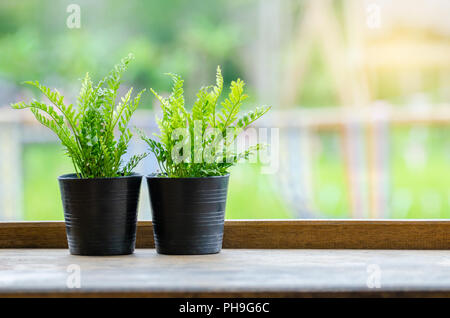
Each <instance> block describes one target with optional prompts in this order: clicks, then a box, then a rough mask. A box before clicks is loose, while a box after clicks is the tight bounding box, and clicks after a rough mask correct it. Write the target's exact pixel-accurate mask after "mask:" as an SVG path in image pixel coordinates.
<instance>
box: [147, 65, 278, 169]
mask: <svg viewBox="0 0 450 318" xmlns="http://www.w3.org/2000/svg"><path fill="white" fill-rule="evenodd" d="M168 75H169V76H170V77H171V78H172V81H173V87H172V92H171V94H170V96H169V97H168V98H164V97H162V96H160V95H159V94H158V93H157V92H155V91H154V90H153V89H151V91H152V93H153V94H154V95H155V96H156V98H157V99H158V100H159V102H160V103H161V108H162V118H157V119H156V121H157V124H158V127H159V129H160V133H159V134H155V136H156V137H157V139H159V140H155V139H152V138H148V137H147V136H145V135H144V133H143V132H142V131H140V135H141V138H142V139H143V140H144V141H145V142H146V143H147V144H148V146H149V149H150V151H151V152H152V153H153V154H154V155H155V157H156V159H157V162H158V165H159V168H160V175H161V176H167V177H170V178H182V177H207V176H221V175H226V174H228V171H229V168H230V167H232V166H233V165H234V164H236V163H237V162H238V161H239V160H241V159H247V158H248V157H249V156H250V155H251V154H252V153H254V152H256V151H258V150H259V149H260V148H261V146H260V145H259V144H258V145H255V146H252V147H249V148H248V149H247V150H245V151H244V152H242V153H237V152H236V151H235V150H234V148H235V147H233V143H234V142H235V140H236V138H237V137H238V136H239V134H240V133H241V132H243V131H244V130H245V129H246V128H247V127H248V126H250V125H251V124H252V123H253V122H255V121H256V120H257V119H259V118H260V117H261V116H263V115H264V114H265V113H267V112H268V111H269V109H270V107H261V108H259V107H257V108H256V109H255V110H253V111H250V112H248V113H247V114H244V115H242V116H239V112H240V109H241V106H242V103H243V101H244V100H245V99H246V98H247V97H248V96H247V95H246V94H244V85H245V83H244V82H243V81H242V80H240V79H237V80H236V81H233V82H231V87H230V93H229V95H228V97H227V98H226V99H225V100H224V101H222V102H221V103H220V106H221V107H220V109H218V104H219V98H220V96H221V94H222V91H223V77H222V72H221V69H220V67H217V73H216V84H215V85H214V86H209V87H202V88H201V89H200V90H199V92H198V93H197V99H196V101H195V103H194V105H193V106H192V109H191V111H188V110H186V107H185V100H184V90H183V83H184V81H183V79H182V78H181V77H180V76H178V75H176V74H171V73H169V74H168Z"/></svg>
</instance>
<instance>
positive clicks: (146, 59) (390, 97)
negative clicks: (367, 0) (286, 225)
mask: <svg viewBox="0 0 450 318" xmlns="http://www.w3.org/2000/svg"><path fill="white" fill-rule="evenodd" d="M275 2H276V1H275ZM425 2H426V1H416V2H415V3H416V4H418V6H419V9H420V6H421V5H425ZM438 2H439V1H438ZM71 3H73V2H72V1H57V2H56V1H50V0H35V1H32V0H31V1H13V0H2V2H1V3H0V87H1V88H0V106H5V107H6V106H7V105H8V104H9V103H10V102H14V101H18V100H23V99H29V98H30V97H32V96H33V94H35V93H36V92H35V91H31V90H28V89H26V88H24V87H23V86H22V85H21V82H23V81H25V80H39V81H40V82H42V83H45V84H46V85H47V86H49V87H56V88H58V90H60V91H61V92H63V93H64V95H65V96H67V99H68V100H75V96H76V94H77V90H78V88H79V79H80V78H82V77H83V75H84V74H85V72H86V71H89V73H90V74H91V75H92V76H93V77H94V78H95V79H99V78H100V77H101V76H103V75H104V74H105V73H106V72H108V70H109V69H110V68H111V66H112V65H114V64H115V63H117V61H119V60H120V58H121V57H123V56H125V55H126V54H128V53H129V52H132V53H134V55H135V57H136V59H135V61H134V62H133V64H132V65H131V67H130V68H129V70H128V72H127V73H126V74H125V78H124V83H126V85H127V86H134V87H135V88H136V89H137V90H140V89H142V88H149V87H152V88H154V89H155V90H157V91H162V92H164V91H167V90H168V88H169V84H170V83H169V79H168V78H167V77H166V76H164V75H163V74H164V73H166V72H175V73H178V74H180V75H182V76H183V77H184V78H185V82H186V94H187V101H188V102H191V103H192V101H193V100H194V96H195V92H196V89H198V88H199V87H200V86H202V85H207V84H210V83H212V82H213V80H214V71H215V68H216V66H217V65H221V66H222V69H223V71H224V77H225V81H226V83H229V82H230V81H231V80H233V79H236V78H237V77H240V78H242V79H244V81H246V83H247V90H248V94H249V95H250V96H251V98H250V99H249V101H248V103H247V104H248V105H249V106H253V105H255V104H272V105H273V110H274V111H278V110H283V109H286V108H296V107H299V108H300V107H301V108H302V109H315V108H322V107H339V106H340V105H341V104H342V101H341V100H340V97H339V93H338V92H336V83H335V80H334V78H333V74H332V70H333V68H332V67H331V68H330V66H329V65H328V64H327V61H326V59H327V58H326V54H325V53H324V48H323V47H320V46H317V47H316V46H314V47H313V49H311V51H310V52H309V54H308V55H307V57H305V58H306V59H307V61H306V63H305V64H306V65H307V68H306V70H305V71H304V72H303V73H302V78H303V81H302V83H301V86H299V87H297V90H298V94H297V95H296V98H295V101H294V103H293V104H294V105H283V104H282V100H284V95H283V94H284V93H283V92H284V90H283V87H284V85H289V83H288V84H286V83H285V81H283V80H282V78H283V74H284V73H283V72H284V70H286V69H289V68H294V67H295V65H294V64H293V65H291V64H289V63H290V62H289V59H288V58H287V56H288V53H289V52H292V50H293V49H292V44H293V43H295V42H296V41H299V40H298V38H297V37H296V36H295V34H296V31H297V26H298V25H300V26H301V22H302V21H303V20H304V19H305V18H306V17H307V16H308V14H311V11H308V10H309V9H308V8H309V7H308V6H309V5H310V4H309V1H306V0H305V1H295V0H289V1H288V0H286V2H283V4H282V5H281V9H280V7H277V6H275V8H278V9H280V12H276V11H275V12H271V8H273V7H272V6H273V2H272V4H270V3H269V1H265V0H215V1H205V0H190V1H185V0H171V1H163V0H155V1H139V0H129V1H118V0H109V1H95V2H93V1H87V0H84V1H77V4H78V5H79V6H80V8H81V28H79V29H69V28H68V27H67V25H66V20H67V17H68V16H69V15H70V13H68V12H66V9H67V6H68V5H69V4H71ZM325 3H328V2H327V1H324V5H325ZM329 3H330V4H331V6H330V7H329V8H330V9H331V10H332V13H333V15H334V17H335V19H336V23H337V24H338V25H342V24H344V23H345V21H346V20H345V19H346V17H345V12H346V11H345V10H346V6H347V4H348V3H350V1H349V2H348V3H346V1H339V0H336V1H330V2H329ZM442 3H444V2H442ZM438 5H439V4H438ZM399 6H401V4H399ZM445 8H448V7H445ZM387 9H389V8H387ZM387 9H386V10H387ZM390 10H391V11H392V10H393V12H395V5H394V8H393V9H392V8H391V9H390ZM437 11H442V10H439V7H437V8H436V12H437ZM308 12H309V13H308ZM363 12H364V11H363ZM431 12H432V13H433V12H434V11H431ZM432 13H431V14H432ZM394 16H395V15H394ZM429 18H430V19H431V20H433V19H434V20H436V19H438V20H439V19H440V18H436V17H433V16H430V17H429ZM363 20H364V19H363ZM393 21H396V20H395V19H394V18H393ZM318 23H319V22H318ZM444 24H445V23H444ZM360 27H361V28H364V27H366V26H365V25H361V26H360ZM270 30H278V33H277V34H276V35H272V37H271V39H272V40H271V41H275V42H274V43H275V44H276V45H275V46H276V47H275V48H273V49H272V50H269V49H268V48H267V47H268V46H270V43H269V44H267V43H268V41H269V40H267V39H268V38H269V35H268V34H267V31H270ZM389 30H390V31H389V32H390V33H389V32H388V31H386V32H387V34H388V36H387V35H386V34H384V35H383V34H381V35H380V34H375V35H374V36H373V38H374V39H375V40H373V41H372V43H375V45H377V43H385V42H386V43H391V42H394V43H399V42H401V43H403V42H405V41H411V43H419V44H420V45H427V44H429V43H431V44H434V43H438V44H439V45H442V46H443V47H445V48H446V49H448V47H449V45H450V35H449V34H450V33H445V32H441V30H440V29H439V28H438V27H434V26H429V25H425V27H424V26H423V24H420V23H419V22H417V23H416V22H414V21H413V22H412V23H410V24H405V23H403V24H401V23H400V26H399V27H392V26H391V27H390V29H389ZM392 30H395V32H393V31H392ZM341 33H342V35H343V38H344V39H347V38H349V36H350V35H349V34H347V31H346V29H345V28H343V29H342V32H341ZM301 41H302V40H301V37H300V42H301ZM383 41H384V42H383ZM269 51H270V52H269ZM274 52H275V53H274ZM446 52H447V51H446ZM294 53H295V49H294ZM350 53H351V51H348V54H350ZM267 54H269V56H267ZM294 55H295V54H294ZM299 58H300V57H299ZM301 58H303V56H301ZM336 58H337V57H336ZM355 58H356V57H355ZM449 59H450V58H449ZM430 60H433V58H431V59H430ZM267 61H269V62H270V61H276V63H275V64H273V63H272V62H270V63H269V62H267ZM444 62H445V61H444ZM448 62H450V61H448ZM283 63H284V64H283ZM337 63H340V62H339V61H337ZM274 65H275V66H274ZM280 65H284V68H281V66H280ZM286 65H287V67H286ZM364 71H365V72H366V75H367V83H368V85H369V91H370V95H371V96H370V100H371V101H379V100H383V101H386V102H389V103H390V104H392V105H394V106H395V107H405V105H409V104H411V103H412V104H414V103H417V100H419V101H424V100H425V102H423V103H425V104H427V105H428V104H432V105H434V104H445V103H448V101H449V96H450V94H449V90H450V88H449V79H450V71H449V69H448V63H447V64H445V63H444V65H442V62H438V63H434V64H433V62H430V65H427V66H426V67H423V68H420V69H419V70H417V69H416V68H414V67H413V68H412V69H410V68H408V67H405V66H401V67H399V68H390V67H384V68H383V67H382V66H381V67H377V68H375V67H374V68H372V67H371V65H369V66H368V67H367V68H365V69H364ZM274 74H275V75H277V76H278V77H276V76H275V75H274ZM340 80H341V81H342V82H345V81H346V80H347V78H345V77H343V78H341V79H340ZM411 82H412V83H411ZM271 90H273V92H272V91H271ZM271 92H272V93H271ZM141 105H142V108H143V109H150V110H151V109H153V107H154V100H153V99H152V98H151V95H150V94H146V96H145V98H144V99H143V101H142V103H141ZM445 105H446V106H448V104H445ZM0 125H2V124H1V123H0ZM388 134H389V138H388V142H387V143H388V145H387V146H388V148H389V149H390V151H389V153H388V154H387V159H386V162H387V164H388V166H387V167H388V168H387V169H388V170H389V176H390V178H389V183H388V184H387V185H386V189H387V192H388V197H387V199H386V200H387V202H386V204H387V209H386V210H387V211H389V214H388V215H381V216H379V217H389V218H449V217H450V181H449V180H450V165H449V163H450V138H449V137H450V128H449V125H448V123H447V124H444V125H440V126H429V125H420V126H417V125H411V126H401V127H393V126H392V127H389V132H388ZM311 143H312V148H313V149H312V152H311V154H309V155H310V156H311V160H310V161H311V165H310V170H311V171H309V173H310V174H311V176H312V178H313V180H314V182H313V183H312V184H311V185H310V189H308V190H309V191H310V192H311V193H312V197H311V200H310V201H311V202H312V207H311V206H310V207H308V208H307V210H308V212H311V213H309V214H302V213H299V212H298V210H299V206H300V205H301V204H300V203H299V202H298V201H297V200H298V199H296V198H297V197H296V196H295V195H294V196H287V195H286V191H287V190H286V189H287V188H288V189H289V186H288V187H287V188H286V187H282V186H280V181H279V180H278V179H279V176H278V175H277V174H271V175H266V174H261V173H260V166H259V165H255V164H242V165H238V166H237V167H235V168H234V169H233V171H232V178H231V183H230V190H229V191H230V192H229V201H228V203H227V204H228V206H227V217H228V218H243V219H245V218H267V219H270V218H296V217H302V216H305V215H308V217H317V218H349V217H355V215H354V214H352V213H351V212H350V210H351V203H350V199H349V196H350V195H351V194H350V193H349V189H348V180H347V176H346V173H347V172H346V169H345V155H344V150H343V147H342V144H341V141H340V135H339V133H337V132H333V131H331V132H318V133H317V134H315V135H314V138H313V140H312V141H311ZM21 155H22V156H21V160H22V161H21V162H20V163H18V164H19V165H20V166H21V169H22V181H21V183H22V185H23V187H22V189H23V193H21V200H22V201H23V204H22V207H23V213H22V214H21V215H17V216H16V217H15V218H23V219H25V220H60V219H62V218H63V215H62V207H61V202H60V199H59V190H58V185H57V182H56V177H57V176H58V175H61V174H63V173H66V172H72V168H71V163H70V161H69V160H68V159H67V158H65V156H64V154H63V149H62V147H61V146H60V145H59V144H57V143H54V142H36V143H26V144H24V145H23V148H22V151H21ZM290 169H297V167H296V165H295V164H294V165H293V166H292V167H291V168H290ZM148 172H150V171H148ZM299 191H301V190H299ZM142 200H147V197H143V198H142ZM144 213H147V214H146V215H141V217H144V218H149V214H148V212H144ZM13 218H14V217H13Z"/></svg>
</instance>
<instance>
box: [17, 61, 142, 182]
mask: <svg viewBox="0 0 450 318" xmlns="http://www.w3.org/2000/svg"><path fill="white" fill-rule="evenodd" d="M132 59H134V57H133V55H132V54H129V55H128V56H127V57H125V58H123V59H122V60H121V62H120V63H119V64H117V65H116V66H115V67H114V69H113V70H112V71H111V72H110V73H109V74H108V75H107V76H106V77H104V78H103V79H102V80H100V82H99V83H98V84H97V85H94V84H93V82H92V80H91V78H90V76H89V73H87V74H86V76H85V77H84V79H83V80H82V84H81V90H80V94H79V97H78V102H77V106H73V105H72V104H70V105H66V104H65V103H64V97H63V96H62V95H61V94H60V93H59V92H58V91H57V90H56V89H55V90H51V89H50V88H48V87H46V86H44V85H41V84H40V83H39V82H38V81H35V82H30V81H29V82H25V83H26V84H29V85H31V86H34V87H36V88H37V89H39V91H40V92H41V93H42V94H43V95H45V96H46V97H47V99H48V100H49V101H50V103H51V104H50V105H47V104H46V103H44V102H40V101H37V100H32V101H31V102H30V103H24V102H20V103H16V104H12V105H11V106H12V107H13V108H15V109H25V108H29V109H30V110H31V112H32V113H33V115H34V116H35V117H36V119H37V120H38V121H39V122H40V123H41V124H42V125H44V126H46V127H48V128H49V129H51V130H52V131H53V132H54V133H55V134H56V135H57V136H58V138H59V139H60V141H61V143H62V145H63V146H64V147H65V150H66V153H67V155H68V156H69V157H70V158H71V159H72V162H73V165H74V168H75V172H76V174H77V176H78V177H79V178H112V177H118V176H127V175H130V174H131V172H132V170H133V169H134V168H135V167H136V165H137V164H138V163H139V161H140V160H141V159H143V158H144V157H145V156H146V154H141V155H134V156H132V157H131V159H130V160H129V161H128V162H127V163H124V162H123V160H122V157H123V155H124V154H125V153H126V152H127V149H128V144H129V142H130V139H131V137H132V133H131V131H130V129H129V128H128V127H127V126H128V123H129V121H130V119H131V116H132V115H133V113H134V111H135V110H136V109H137V107H138V105H139V102H140V99H141V95H142V93H143V92H144V91H145V90H142V91H141V92H139V93H138V94H137V95H136V97H134V98H132V97H131V96H132V92H133V88H131V89H130V90H129V91H128V92H127V93H126V94H125V96H123V97H121V100H120V102H119V103H118V104H117V105H116V99H117V91H118V89H119V86H120V84H121V78H122V74H123V73H124V72H125V71H126V70H127V68H128V64H129V63H130V61H131V60H132ZM116 130H118V131H119V136H118V137H117V138H116V137H115V135H114V133H115V131H116Z"/></svg>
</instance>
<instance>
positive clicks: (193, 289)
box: [0, 249, 450, 297]
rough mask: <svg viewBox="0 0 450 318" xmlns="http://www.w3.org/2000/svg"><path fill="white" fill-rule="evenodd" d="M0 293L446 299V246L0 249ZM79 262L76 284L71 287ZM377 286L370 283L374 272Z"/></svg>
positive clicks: (449, 292) (449, 263)
mask: <svg viewBox="0 0 450 318" xmlns="http://www.w3.org/2000/svg"><path fill="white" fill-rule="evenodd" d="M0 260H1V261H0V296H2V297H37V296H39V297H348V296H350V297H351V296H354V297H387V296H389V297H396V296H397V297H421V296H423V297H435V296H450V274H449V272H450V251H438V250H433V251H431V250H428V251H418V250H404V251H398V250H327V249H320V250H314V249H304V250H300V249H294V250H289V249H278V250H269V249H224V250H223V251H222V252H221V253H220V254H214V255H198V256H168V255H159V254H157V253H156V251H155V250H154V249H138V250H137V251H136V253H135V254H133V255H127V256H106V257H86V256H73V255H70V254H69V253H68V251H67V250H65V249H2V250H0ZM73 264H76V265H78V266H79V273H80V288H79V289H78V288H68V287H67V280H68V278H69V276H70V275H71V274H72V273H73V272H72V271H68V266H69V265H72V266H73ZM374 268H375V270H378V271H379V273H378V274H377V275H375V276H377V277H378V279H379V284H375V283H374V284H375V285H371V284H368V281H369V280H370V281H371V282H374V281H373V280H371V279H369V276H370V275H371V274H372V273H373V270H374Z"/></svg>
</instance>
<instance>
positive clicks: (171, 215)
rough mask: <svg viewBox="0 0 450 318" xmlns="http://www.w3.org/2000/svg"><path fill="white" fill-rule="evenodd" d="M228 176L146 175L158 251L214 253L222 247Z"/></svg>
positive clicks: (185, 253) (176, 253) (188, 253)
mask: <svg viewBox="0 0 450 318" xmlns="http://www.w3.org/2000/svg"><path fill="white" fill-rule="evenodd" d="M228 178H229V175H226V176H217V177H205V178H165V177H157V176H153V175H150V176H147V184H148V189H149V193H150V202H151V207H152V220H153V229H154V237H155V246H156V250H157V252H158V253H161V254H174V255H191V254H214V253H219V252H220V250H221V249H222V240H223V224H224V219H225V204H226V200H227V190H228Z"/></svg>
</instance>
